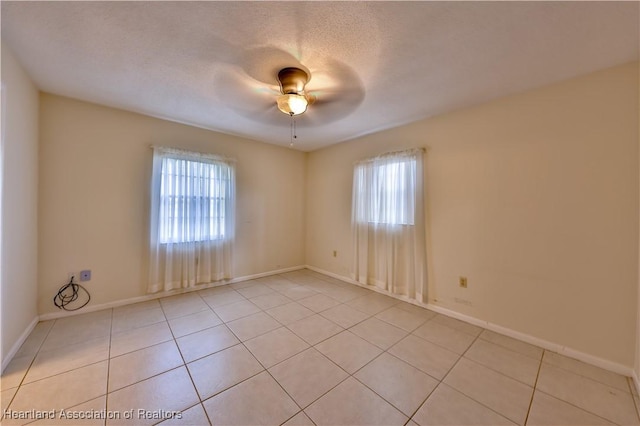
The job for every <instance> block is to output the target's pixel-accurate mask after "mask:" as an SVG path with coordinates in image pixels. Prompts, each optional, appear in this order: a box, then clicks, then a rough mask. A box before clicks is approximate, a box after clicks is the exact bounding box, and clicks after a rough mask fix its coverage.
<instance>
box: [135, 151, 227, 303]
mask: <svg viewBox="0 0 640 426" xmlns="http://www.w3.org/2000/svg"><path fill="white" fill-rule="evenodd" d="M234 216H235V164H234V161H233V160H229V159H226V158H222V157H217V156H213V155H207V154H198V153H191V152H186V151H182V150H176V149H171V148H164V147H153V175H152V182H151V253H150V271H149V286H148V289H147V290H148V292H150V293H153V292H157V291H167V290H172V289H175V288H184V287H192V286H194V285H196V284H201V283H209V282H212V281H219V280H223V279H229V278H232V254H233V242H234Z"/></svg>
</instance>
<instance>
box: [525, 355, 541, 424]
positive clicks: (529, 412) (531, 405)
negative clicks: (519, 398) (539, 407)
mask: <svg viewBox="0 0 640 426" xmlns="http://www.w3.org/2000/svg"><path fill="white" fill-rule="evenodd" d="M544 353H545V349H543V350H542V357H540V364H538V372H537V373H536V380H535V381H534V382H533V392H531V399H530V400H529V408H527V415H526V416H525V418H524V424H525V425H526V424H527V422H528V421H529V415H530V414H531V408H532V407H533V398H534V397H535V395H536V389H537V387H538V379H539V378H540V371H541V370H542V360H543V359H544Z"/></svg>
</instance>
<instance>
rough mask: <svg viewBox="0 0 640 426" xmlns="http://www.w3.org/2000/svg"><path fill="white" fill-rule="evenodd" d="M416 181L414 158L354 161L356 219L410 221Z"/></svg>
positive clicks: (391, 222)
mask: <svg viewBox="0 0 640 426" xmlns="http://www.w3.org/2000/svg"><path fill="white" fill-rule="evenodd" d="M415 181H416V160H415V158H392V159H378V160H376V161H366V162H363V163H360V164H357V165H356V169H355V179H354V203H356V204H357V207H358V208H356V209H355V212H356V214H357V215H356V221H358V222H361V223H366V222H368V223H377V224H387V225H413V223H414V211H415V208H414V202H415V201H414V200H415V196H414V192H415Z"/></svg>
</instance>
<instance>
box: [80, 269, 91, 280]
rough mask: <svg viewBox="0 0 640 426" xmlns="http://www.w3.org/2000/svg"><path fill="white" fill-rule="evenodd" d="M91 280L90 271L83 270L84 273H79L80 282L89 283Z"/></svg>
mask: <svg viewBox="0 0 640 426" xmlns="http://www.w3.org/2000/svg"><path fill="white" fill-rule="evenodd" d="M90 280H91V269H85V270H84V271H80V281H90Z"/></svg>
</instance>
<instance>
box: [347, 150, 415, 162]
mask: <svg viewBox="0 0 640 426" xmlns="http://www.w3.org/2000/svg"><path fill="white" fill-rule="evenodd" d="M414 152H423V153H426V152H427V148H425V147H417V148H409V149H403V150H400V151H389V152H384V153H382V154H378V155H376V156H375V157H369V158H365V159H363V160H358V161H355V162H354V164H361V163H368V162H371V161H375V160H378V159H380V158H385V157H390V156H393V155H401V154H412V153H414Z"/></svg>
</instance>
